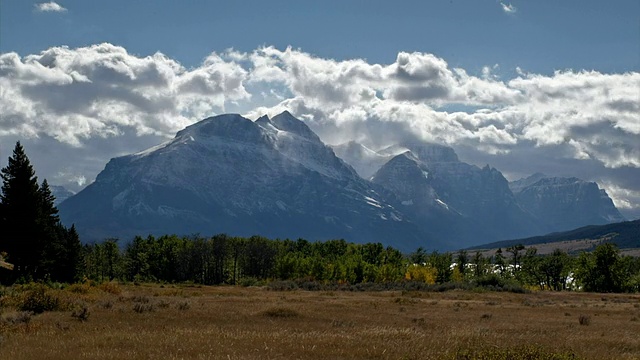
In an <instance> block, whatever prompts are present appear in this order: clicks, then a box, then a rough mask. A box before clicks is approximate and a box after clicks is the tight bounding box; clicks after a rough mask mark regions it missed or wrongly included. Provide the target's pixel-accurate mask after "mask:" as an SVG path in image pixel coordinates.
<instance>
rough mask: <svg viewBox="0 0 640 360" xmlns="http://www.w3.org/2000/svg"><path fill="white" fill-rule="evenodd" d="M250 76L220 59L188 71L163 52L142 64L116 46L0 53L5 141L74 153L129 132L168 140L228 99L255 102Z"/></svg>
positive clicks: (0, 106)
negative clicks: (68, 147) (30, 141)
mask: <svg viewBox="0 0 640 360" xmlns="http://www.w3.org/2000/svg"><path fill="white" fill-rule="evenodd" d="M246 77H247V73H246V71H245V70H244V69H243V68H242V67H241V66H240V65H238V64H235V63H233V62H229V61H225V60H223V59H222V58H221V57H220V56H219V55H217V54H211V55H210V56H209V57H208V58H207V59H206V61H205V62H204V63H203V64H202V65H201V66H200V67H198V68H196V69H185V68H184V67H182V66H181V65H180V64H179V63H177V62H176V61H174V60H172V59H169V58H167V57H166V56H164V55H162V54H160V53H156V54H154V55H152V56H147V57H138V56H135V55H131V54H129V53H127V51H126V50H125V49H124V48H122V47H118V46H113V45H111V44H100V45H94V46H90V47H84V48H78V49H70V48H67V47H54V48H50V49H48V50H46V51H43V52H41V53H40V54H36V55H28V56H25V57H23V58H21V57H20V56H18V55H17V54H15V53H7V54H2V55H0V89H1V90H0V95H2V99H1V101H0V112H2V114H3V118H2V121H0V136H1V135H8V134H13V135H20V136H24V137H38V136H40V135H48V136H52V137H54V138H56V139H58V140H59V141H61V142H65V143H69V144H73V145H75V146H80V145H81V144H82V143H83V141H85V140H88V139H91V138H94V137H113V136H119V135H121V134H122V131H123V129H124V128H127V127H130V128H133V129H134V130H135V132H136V133H137V134H140V135H142V134H155V135H164V136H169V135H172V134H173V133H175V131H177V130H179V129H181V128H183V127H185V126H186V125H189V124H191V123H193V122H194V121H196V120H197V119H200V118H203V117H204V116H207V115H210V114H211V112H212V111H213V110H214V109H218V110H219V111H222V110H224V106H225V103H226V102H227V101H229V100H239V99H244V98H249V97H250V94H249V93H247V92H246V90H245V89H244V86H243V81H244V80H245V78H246Z"/></svg>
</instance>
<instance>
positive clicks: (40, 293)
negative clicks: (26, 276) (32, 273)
mask: <svg viewBox="0 0 640 360" xmlns="http://www.w3.org/2000/svg"><path fill="white" fill-rule="evenodd" d="M18 309H19V310H21V311H31V312H33V313H34V314H40V313H43V312H45V311H57V310H61V303H60V299H58V297H57V296H55V295H53V294H51V293H50V292H49V291H47V289H46V287H45V286H44V285H37V286H35V287H34V288H33V289H31V290H29V291H27V292H26V293H25V294H24V297H23V298H22V301H21V302H20V304H19V305H18Z"/></svg>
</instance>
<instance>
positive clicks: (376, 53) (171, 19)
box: [0, 0, 640, 74]
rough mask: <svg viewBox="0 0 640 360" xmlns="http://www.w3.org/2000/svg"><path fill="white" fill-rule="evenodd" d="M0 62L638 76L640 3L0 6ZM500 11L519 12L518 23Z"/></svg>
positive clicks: (20, 1) (487, 0) (486, 0)
mask: <svg viewBox="0 0 640 360" xmlns="http://www.w3.org/2000/svg"><path fill="white" fill-rule="evenodd" d="M1 3H2V12H1V14H0V20H1V21H0V30H1V32H0V33H1V36H2V37H1V40H2V41H1V42H0V49H1V50H2V52H7V51H16V52H18V53H19V54H31V53H37V52H39V51H42V50H43V49H46V48H48V47H51V46H56V45H68V46H70V47H79V46H86V45H91V44H95V43H101V42H110V43H112V44H116V45H120V46H123V47H125V48H127V49H128V50H129V52H132V53H135V54H139V55H148V54H153V53H155V52H156V51H162V52H163V53H164V54H166V55H168V56H170V57H172V58H174V59H176V60H178V61H180V62H181V63H182V64H184V65H185V66H197V65H198V64H199V63H200V62H201V61H202V59H203V58H205V57H206V56H207V55H209V53H211V51H214V50H215V51H221V50H223V49H227V48H235V49H238V50H241V51H251V50H253V49H255V48H257V47H259V46H261V45H272V46H275V47H277V48H284V47H287V46H289V45H290V46H293V47H294V48H298V47H299V48H302V49H304V50H306V51H308V52H310V53H313V54H316V55H319V56H322V57H329V58H333V59H338V60H342V59H349V58H365V59H367V60H368V61H371V62H376V63H386V62H390V61H393V60H394V58H395V54H397V53H398V52H399V51H422V52H429V53H433V54H435V55H437V56H440V57H443V58H445V59H447V61H448V62H449V63H450V64H452V65H454V66H461V67H464V68H465V69H467V70H468V71H469V72H473V71H474V70H475V71H479V70H480V69H481V67H482V66H484V65H493V64H500V66H501V68H503V69H504V71H507V72H509V71H513V70H514V69H515V67H516V66H519V67H521V68H523V69H526V70H527V71H531V72H535V73H542V74H548V73H551V72H553V70H557V69H559V70H562V69H566V68H572V69H588V70H591V69H595V70H599V71H603V72H624V71H631V70H638V67H639V66H640V25H639V24H638V21H639V20H638V18H639V15H638V14H640V2H638V1H636V0H630V1H613V2H607V1H591V0H579V1H576V0H573V1H550V0H549V1H514V2H508V3H505V2H503V3H501V2H499V1H494V0H467V1H460V0H455V1H453V0H452V1H444V0H442V1H440V0H435V1H399V2H391V1H318V2H305V1H139V0H138V1H136V0H134V1H118V0H116V1H85V0H81V1H59V4H60V5H61V6H63V7H64V8H66V9H67V11H65V12H58V13H55V12H47V13H45V12H38V11H35V7H34V6H35V4H36V3H39V2H34V1H24V0H2V2H1ZM502 4H511V5H512V6H513V7H515V9H516V11H515V12H514V13H507V12H505V11H504V10H503V6H502Z"/></svg>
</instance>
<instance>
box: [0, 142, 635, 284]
mask: <svg viewBox="0 0 640 360" xmlns="http://www.w3.org/2000/svg"><path fill="white" fill-rule="evenodd" d="M1 173H2V180H3V184H2V193H1V194H0V235H1V237H0V253H1V255H2V258H4V259H6V260H8V261H9V262H10V263H12V264H13V265H14V270H13V271H7V270H4V269H0V281H2V282H3V283H12V282H15V281H21V282H25V281H39V280H50V281H59V282H74V281H81V280H83V279H91V280H96V281H111V280H122V281H157V282H171V283H173V282H192V283H197V284H205V285H214V284H249V283H255V282H266V281H271V280H305V281H313V282H323V283H336V284H359V283H390V282H403V281H411V282H420V283H425V284H446V283H452V282H455V283H469V284H475V285H481V286H494V285H498V284H505V283H512V284H517V285H518V286H523V287H529V288H537V289H541V290H556V291H560V290H575V289H583V290H586V291H596V292H638V291H640V258H634V257H630V256H621V255H620V252H619V250H618V249H617V248H616V246H615V245H614V244H612V243H604V244H602V245H600V246H598V247H597V248H596V249H595V250H594V251H592V252H584V253H581V254H579V255H578V256H577V257H576V256H571V255H569V254H567V253H566V252H563V251H561V250H556V251H554V252H553V253H552V254H550V255H545V256H541V255H539V254H537V250H536V249H535V248H534V247H529V248H525V247H524V246H522V245H516V246H512V247H508V248H506V249H505V250H504V251H503V250H502V249H498V251H496V252H495V254H492V255H491V256H489V255H484V254H483V253H481V252H475V253H473V254H470V253H468V252H467V251H465V250H461V251H458V252H455V253H450V252H447V253H439V252H431V253H428V252H426V251H425V250H424V249H423V248H418V249H417V250H416V251H415V252H413V253H411V254H408V255H404V254H402V253H401V252H400V251H398V250H397V249H394V248H393V247H390V246H387V247H385V246H383V245H382V244H381V243H367V244H356V243H350V242H347V241H345V240H341V239H339V240H329V241H324V242H310V241H307V240H305V239H297V240H290V239H285V240H280V239H276V240H272V239H267V238H265V237H262V236H252V237H248V238H245V237H233V236H228V235H226V234H218V235H215V236H211V237H206V236H200V235H193V236H182V237H180V236H176V235H164V236H159V237H154V236H147V237H141V236H137V237H135V238H134V239H133V240H132V241H130V242H127V243H126V244H122V243H120V241H119V240H118V239H115V238H113V239H106V240H104V241H102V242H100V243H91V244H85V245H82V244H81V242H80V239H79V237H78V234H77V232H76V230H75V228H74V226H71V227H70V228H66V227H65V226H64V225H62V224H61V222H60V219H59V218H58V215H57V209H56V208H55V206H54V204H53V201H54V197H53V195H52V194H51V191H50V189H49V186H48V184H47V182H46V180H44V181H43V182H42V183H40V184H39V183H38V180H37V177H36V176H35V172H34V170H33V167H32V166H31V164H30V162H29V160H28V158H27V156H26V154H25V152H24V149H23V147H22V146H21V145H20V143H17V144H16V147H15V149H14V151H13V155H12V157H10V158H9V163H8V165H7V167H5V168H3V169H2V172H1Z"/></svg>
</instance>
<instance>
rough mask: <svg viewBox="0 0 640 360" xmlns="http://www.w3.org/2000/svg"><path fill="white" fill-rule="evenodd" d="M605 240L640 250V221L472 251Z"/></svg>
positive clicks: (593, 226) (490, 244)
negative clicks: (573, 241) (572, 241)
mask: <svg viewBox="0 0 640 360" xmlns="http://www.w3.org/2000/svg"><path fill="white" fill-rule="evenodd" d="M602 238H607V239H610V241H612V242H613V243H615V244H616V245H617V246H618V247H619V248H620V249H633V248H640V220H634V221H624V222H619V223H613V224H606V225H590V226H584V227H581V228H578V229H574V230H570V231H563V232H557V233H552V234H548V235H543V236H534V237H529V238H524V239H515V240H505V241H498V242H493V243H488V244H483V245H478V246H474V247H473V248H472V249H495V248H505V247H508V246H513V245H518V244H523V245H538V244H550V243H558V242H562V241H570V240H597V239H602Z"/></svg>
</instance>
